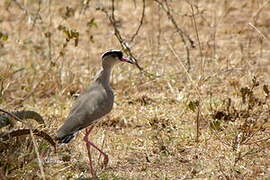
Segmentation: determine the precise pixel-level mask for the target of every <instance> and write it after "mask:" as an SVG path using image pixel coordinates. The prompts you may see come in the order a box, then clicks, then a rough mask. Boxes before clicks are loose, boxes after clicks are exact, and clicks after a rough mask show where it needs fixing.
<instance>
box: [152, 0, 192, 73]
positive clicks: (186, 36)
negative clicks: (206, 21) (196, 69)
mask: <svg viewBox="0 0 270 180" xmlns="http://www.w3.org/2000/svg"><path fill="white" fill-rule="evenodd" d="M155 2H157V3H158V4H159V5H160V6H161V7H162V9H163V11H164V12H165V13H166V14H167V16H168V19H169V20H170V21H171V23H172V24H173V25H174V27H175V29H176V32H177V33H178V35H179V36H180V37H181V39H182V42H183V44H184V47H185V49H186V58H187V70H188V71H190V68H191V64H190V52H189V47H188V45H187V42H186V39H185V38H187V40H188V41H189V43H190V45H191V47H192V48H195V44H194V41H193V40H192V39H191V38H190V37H189V35H188V34H186V33H185V32H184V31H183V30H182V29H181V28H180V27H179V26H178V24H177V22H176V20H175V18H174V17H173V15H172V13H171V9H170V6H169V4H168V1H164V3H162V2H161V1H159V0H155ZM164 4H165V5H164Z"/></svg>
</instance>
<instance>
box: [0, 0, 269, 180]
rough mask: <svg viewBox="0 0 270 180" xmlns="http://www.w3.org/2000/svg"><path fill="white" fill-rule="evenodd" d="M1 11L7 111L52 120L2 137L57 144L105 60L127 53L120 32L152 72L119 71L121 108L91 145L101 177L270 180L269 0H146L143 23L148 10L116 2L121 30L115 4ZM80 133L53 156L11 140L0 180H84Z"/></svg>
mask: <svg viewBox="0 0 270 180" xmlns="http://www.w3.org/2000/svg"><path fill="white" fill-rule="evenodd" d="M0 5H1V7H2V8H1V12H0V23H1V26H0V45H1V47H0V66H1V69H0V82H1V83H0V84H1V85H0V87H1V88H0V105H1V109H4V110H8V111H12V110H33V111H36V112H38V113H39V114H41V115H42V117H43V118H44V120H45V125H42V126H41V125H38V124H37V123H35V122H34V121H31V120H29V122H28V123H27V124H22V123H19V122H18V123H16V124H15V125H14V126H9V127H5V128H2V129H1V132H2V133H3V132H9V131H12V130H16V129H21V128H29V127H28V126H31V127H33V128H36V129H39V130H42V131H44V132H46V133H47V134H48V135H50V136H51V137H52V138H53V137H54V136H55V132H56V130H57V128H58V127H59V126H60V125H61V124H62V123H63V121H64V120H65V118H66V117H67V115H68V113H69V110H70V107H71V106H72V104H73V102H74V100H75V98H76V96H75V95H76V94H79V93H81V92H82V91H83V90H84V89H85V88H87V87H88V86H89V85H90V84H91V81H92V80H93V78H94V76H95V73H96V72H97V71H98V70H99V68H100V55H101V54H102V52H103V51H105V50H107V49H111V48H114V49H121V48H122V47H121V44H120V43H119V41H118V39H117V38H116V36H115V34H114V32H115V29H114V28H117V29H118V30H119V31H120V34H121V36H122V37H123V38H124V40H125V41H126V42H127V43H128V46H129V47H130V48H131V51H132V53H133V55H134V56H135V57H136V58H137V59H138V63H139V64H140V66H141V67H143V68H144V71H145V72H140V71H139V70H138V68H136V67H135V66H133V65H130V64H124V63H122V64H119V65H117V67H115V68H114V71H113V75H112V79H111V86H112V87H113V89H114V91H115V96H116V98H115V103H114V109H113V110H112V112H111V113H110V114H109V115H108V116H106V117H105V118H104V119H103V121H102V122H100V123H98V124H96V126H95V128H94V130H93V134H92V136H91V139H92V140H93V142H95V143H96V144H97V145H98V146H99V147H102V148H103V150H104V151H105V152H106V153H107V154H108V155H109V158H110V161H109V164H108V167H107V168H105V169H101V168H100V167H101V166H100V163H101V162H102V159H99V154H98V153H97V152H94V151H93V152H94V153H93V155H92V156H93V159H94V162H95V169H96V172H97V176H98V178H99V179H104V180H106V179H134V180H135V179H136V180H137V179H269V178H270V161H269V159H270V122H269V119H270V103H269V102H270V94H269V91H270V73H269V71H270V60H269V57H270V50H269V47H270V39H269V37H268V34H269V33H270V29H269V22H270V3H269V1H268V0H253V1H247V0H243V1H228V0H212V1H210V0H203V1H195V0H194V1H176V0H157V1H147V0H146V2H145V12H144V16H143V21H142V20H141V19H142V18H141V17H142V12H143V1H140V0H133V1H131V0H127V1H121V0H115V10H114V14H115V19H116V23H115V26H113V25H112V24H111V22H110V20H109V18H108V16H106V14H105V12H104V11H106V12H108V13H109V15H111V12H112V6H111V1H110V0H104V1H97V0H92V1H87V0H86V1H72V0H66V1H51V0H47V1H38V0H25V1H22V0H5V1H1V2H0ZM140 22H142V24H141V27H140V29H139V31H138V33H137V34H135V32H136V30H137V28H138V26H139V25H140ZM183 33H184V35H183ZM134 34H135V37H134V40H133V41H131V38H132V36H133V35H134ZM181 35H182V36H183V37H181ZM183 39H184V40H183ZM189 39H190V40H189ZM83 134H84V131H82V132H80V133H79V134H78V135H77V136H76V138H75V139H74V140H73V141H71V143H70V144H68V145H65V146H64V145H61V146H58V145H57V150H56V151H54V148H53V147H52V146H51V145H50V144H49V143H48V142H47V141H46V140H44V139H42V138H40V137H36V136H35V137H34V140H36V145H33V143H32V142H33V137H32V138H31V137H30V136H21V137H16V138H11V139H9V141H8V142H5V144H6V146H5V149H3V146H2V145H1V148H2V149H1V151H0V152H1V154H2V155H1V156H2V158H1V162H2V163H1V164H0V165H1V167H0V177H1V179H23V178H24V179H42V178H43V179H44V178H45V179H85V178H89V173H88V159H87V153H86V148H85V144H84V142H83V141H82V137H83ZM1 141H2V140H1ZM34 147H38V152H39V155H38V157H37V154H36V151H34ZM38 158H39V159H40V160H41V161H40V163H38ZM42 171H43V172H44V174H43V175H42V173H41V172H42Z"/></svg>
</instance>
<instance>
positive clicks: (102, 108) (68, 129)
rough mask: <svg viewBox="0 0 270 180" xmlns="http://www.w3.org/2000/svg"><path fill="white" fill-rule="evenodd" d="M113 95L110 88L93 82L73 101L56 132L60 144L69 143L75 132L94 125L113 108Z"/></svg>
mask: <svg viewBox="0 0 270 180" xmlns="http://www.w3.org/2000/svg"><path fill="white" fill-rule="evenodd" d="M113 100H114V95H113V92H112V90H111V88H110V87H104V86H103V85H102V84H100V83H98V82H95V83H94V84H93V85H92V86H91V87H90V88H89V89H87V90H86V91H85V92H84V93H82V94H81V95H80V96H79V97H78V98H77V100H76V101H75V103H74V105H73V106H72V109H71V111H70V114H69V116H68V117H67V119H66V121H65V123H64V125H63V126H61V127H60V129H59V130H58V132H57V139H58V140H59V141H60V142H61V140H62V142H64V143H65V141H67V142H68V141H70V139H71V138H72V137H73V136H74V133H76V132H77V131H79V130H81V129H83V128H85V127H87V126H89V125H92V124H94V123H95V122H97V121H98V120H99V119H100V118H102V117H103V116H104V115H106V114H108V113H109V112H110V111H111V110H112V107H113Z"/></svg>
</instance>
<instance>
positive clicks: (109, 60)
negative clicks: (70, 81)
mask: <svg viewBox="0 0 270 180" xmlns="http://www.w3.org/2000/svg"><path fill="white" fill-rule="evenodd" d="M121 61H122V62H127V63H130V64H134V62H133V61H131V60H130V59H128V58H124V57H123V52H122V51H121V50H116V49H110V50H107V51H105V52H104V53H103V54H102V56H101V70H100V71H99V72H98V73H97V75H96V77H95V79H94V81H93V82H92V84H91V85H90V87H88V88H87V89H86V90H85V91H84V92H83V93H81V94H80V95H79V96H78V98H77V99H76V100H75V102H74V104H73V106H72V108H71V110H70V113H69V115H68V117H67V118H66V119H65V121H64V123H63V125H62V126H61V127H60V128H59V129H58V130H57V133H56V140H57V141H58V143H59V144H67V143H69V142H70V141H71V140H72V139H73V137H74V136H75V134H76V133H78V132H79V131H80V130H82V129H85V135H84V137H83V140H84V142H85V143H86V148H87V151H88V158H89V168H90V173H91V175H92V176H96V174H95V171H94V169H93V165H92V159H91V153H90V147H91V146H92V147H93V148H95V149H96V150H97V151H99V153H100V154H101V155H103V156H104V161H103V166H102V168H103V167H106V166H107V164H108V162H109V158H108V155H107V154H106V153H104V152H103V151H102V150H101V149H100V148H98V147H97V146H96V145H95V144H94V143H92V142H91V141H90V140H89V135H90V132H91V131H92V130H93V127H94V124H96V123H97V122H99V121H100V120H101V118H102V117H103V116H105V115H106V114H108V113H109V112H110V111H111V110H112V108H113V103H114V93H113V89H112V88H111V86H110V76H111V71H112V68H113V66H114V65H115V64H117V63H118V62H121Z"/></svg>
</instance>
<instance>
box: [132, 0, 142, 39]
mask: <svg viewBox="0 0 270 180" xmlns="http://www.w3.org/2000/svg"><path fill="white" fill-rule="evenodd" d="M142 2H143V9H142V16H141V20H140V24H139V26H138V28H137V30H136V32H135V33H134V34H133V36H132V37H131V39H130V42H132V41H133V40H134V38H135V37H136V36H137V35H138V32H139V30H140V28H141V26H142V24H143V19H144V14H145V0H142Z"/></svg>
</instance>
